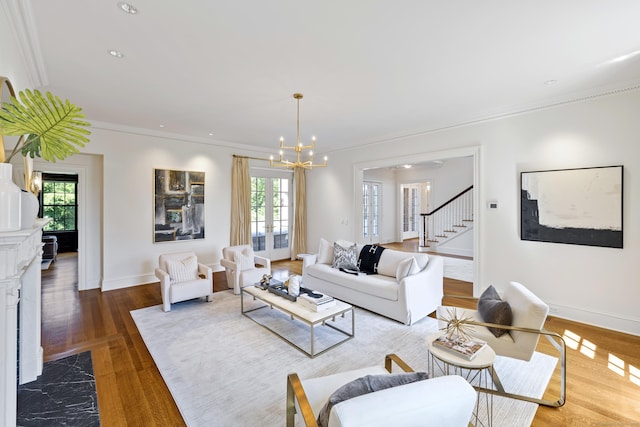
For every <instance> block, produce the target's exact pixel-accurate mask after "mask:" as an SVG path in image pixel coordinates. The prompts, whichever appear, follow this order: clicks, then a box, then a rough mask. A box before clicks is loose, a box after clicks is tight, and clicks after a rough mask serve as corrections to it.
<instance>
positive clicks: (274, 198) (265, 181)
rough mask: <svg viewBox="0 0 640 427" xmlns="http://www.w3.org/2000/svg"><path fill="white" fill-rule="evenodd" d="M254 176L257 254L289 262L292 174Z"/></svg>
mask: <svg viewBox="0 0 640 427" xmlns="http://www.w3.org/2000/svg"><path fill="white" fill-rule="evenodd" d="M251 175H252V176H251V239H252V242H253V250H254V252H255V253H257V254H258V255H260V256H264V257H266V258H269V259H271V260H280V259H289V258H290V257H291V249H290V245H289V236H290V234H289V230H290V225H291V224H290V222H291V218H292V211H293V207H292V205H291V203H290V201H291V200H292V197H291V195H292V194H293V175H292V173H291V172H290V171H267V170H264V171H262V170H254V171H252V174H251Z"/></svg>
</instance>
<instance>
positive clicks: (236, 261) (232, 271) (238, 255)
mask: <svg viewBox="0 0 640 427" xmlns="http://www.w3.org/2000/svg"><path fill="white" fill-rule="evenodd" d="M220 264H222V266H223V267H224V269H225V271H226V273H227V284H228V286H229V288H233V293H234V294H236V295H238V294H240V288H244V287H245V286H250V285H254V284H255V283H257V282H259V281H260V279H262V276H263V275H265V274H271V260H270V259H268V258H264V257H261V256H258V255H256V254H255V253H254V252H253V248H252V247H251V245H237V246H229V247H226V248H223V249H222V259H221V260H220Z"/></svg>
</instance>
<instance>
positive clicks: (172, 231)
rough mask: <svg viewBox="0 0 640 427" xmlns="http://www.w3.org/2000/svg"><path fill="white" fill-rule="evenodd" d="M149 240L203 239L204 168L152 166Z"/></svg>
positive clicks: (155, 241)
mask: <svg viewBox="0 0 640 427" xmlns="http://www.w3.org/2000/svg"><path fill="white" fill-rule="evenodd" d="M153 175H154V190H155V192H154V223H153V227H154V230H153V231H154V233H153V242H154V243H158V242H173V241H179V240H194V239H204V172H193V171H181V170H170V169H154V170H153Z"/></svg>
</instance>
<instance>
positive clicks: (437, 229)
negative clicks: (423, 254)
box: [420, 185, 473, 247]
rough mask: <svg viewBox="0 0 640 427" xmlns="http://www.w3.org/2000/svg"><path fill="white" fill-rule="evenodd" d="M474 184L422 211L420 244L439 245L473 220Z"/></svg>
mask: <svg viewBox="0 0 640 427" xmlns="http://www.w3.org/2000/svg"><path fill="white" fill-rule="evenodd" d="M472 190H473V185H472V186H470V187H469V188H467V189H465V190H463V191H461V192H460V193H459V194H457V195H455V196H454V197H452V198H451V199H449V200H447V201H446V202H445V203H443V204H442V205H440V206H438V207H437V208H436V209H434V210H433V211H431V212H429V213H421V214H420V216H421V217H422V221H421V223H420V228H421V230H420V246H423V247H426V246H437V245H438V244H441V243H443V242H444V241H445V240H448V239H449V238H451V237H453V236H454V235H455V234H456V233H458V232H460V231H462V230H463V229H464V228H467V227H469V226H470V225H471V223H472V222H473V191H472Z"/></svg>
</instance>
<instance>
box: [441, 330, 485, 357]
mask: <svg viewBox="0 0 640 427" xmlns="http://www.w3.org/2000/svg"><path fill="white" fill-rule="evenodd" d="M486 345H487V343H486V342H485V341H482V340H479V339H477V338H474V339H470V338H468V339H460V338H458V336H457V335H452V336H451V337H449V336H448V335H446V334H445V335H442V336H439V337H438V338H436V339H435V340H434V341H433V346H434V347H435V348H439V349H442V350H444V351H447V352H449V353H451V354H454V355H456V356H460V357H462V358H463V359H466V360H473V358H474V357H476V355H477V354H478V353H479V352H480V351H481V350H482V349H483V348H485V347H486Z"/></svg>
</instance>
